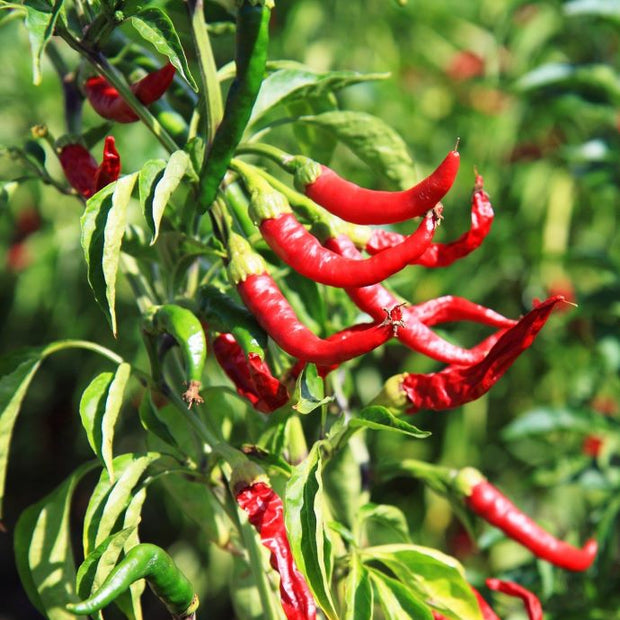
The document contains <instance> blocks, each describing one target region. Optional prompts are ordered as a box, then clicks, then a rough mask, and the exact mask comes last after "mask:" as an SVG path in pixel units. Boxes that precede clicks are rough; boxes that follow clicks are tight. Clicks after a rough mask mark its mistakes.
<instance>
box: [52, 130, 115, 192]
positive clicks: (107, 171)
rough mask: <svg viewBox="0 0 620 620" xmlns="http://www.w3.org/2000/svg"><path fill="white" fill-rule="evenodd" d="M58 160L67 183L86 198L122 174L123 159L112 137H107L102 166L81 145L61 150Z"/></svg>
mask: <svg viewBox="0 0 620 620" xmlns="http://www.w3.org/2000/svg"><path fill="white" fill-rule="evenodd" d="M58 158H59V160H60V165H61V166H62V169H63V172H64V173H65V176H66V177H67V181H69V184H70V185H71V187H73V188H74V189H76V190H77V191H78V192H79V193H80V194H81V195H82V196H84V198H90V197H91V196H92V195H93V194H95V193H96V192H98V191H99V190H100V189H101V188H103V187H105V186H106V185H108V184H109V183H113V182H114V181H116V179H118V176H119V174H120V172H121V159H120V156H119V154H118V151H117V150H116V145H115V143H114V138H113V137H112V136H106V139H105V142H104V145H103V159H102V160H101V165H100V166H97V161H96V160H95V158H94V157H93V156H92V155H91V154H90V152H89V151H88V150H87V149H86V148H85V147H83V146H82V145H81V144H67V145H66V146H64V147H63V148H62V149H61V150H60V153H59V154H58Z"/></svg>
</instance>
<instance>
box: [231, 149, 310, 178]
mask: <svg viewBox="0 0 620 620" xmlns="http://www.w3.org/2000/svg"><path fill="white" fill-rule="evenodd" d="M237 153H238V154H239V155H260V156H263V157H268V158H269V159H270V160H271V161H273V162H275V163H276V164H278V166H280V167H281V168H282V169H284V170H286V172H288V173H289V174H295V171H296V170H297V168H298V167H299V158H298V157H295V156H294V155H290V154H289V153H286V152H285V151H283V150H282V149H279V148H278V147H277V146H273V145H271V144H265V143H263V142H243V143H242V144H240V145H239V146H238V147H237Z"/></svg>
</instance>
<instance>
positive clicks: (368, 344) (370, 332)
mask: <svg viewBox="0 0 620 620" xmlns="http://www.w3.org/2000/svg"><path fill="white" fill-rule="evenodd" d="M228 253H229V258H230V263H229V265H228V274H229V278H230V280H231V281H232V283H233V284H234V285H235V286H236V287H237V291H238V292H239V295H240V296H241V299H242V301H243V303H244V304H245V305H246V307H247V308H248V310H250V312H251V313H252V314H253V315H254V316H255V317H256V320H257V321H258V322H259V324H260V325H261V327H262V328H263V329H264V330H265V331H266V332H267V333H268V334H269V335H270V336H271V337H272V338H273V340H275V342H276V343H277V344H278V345H279V346H280V347H281V348H282V349H284V351H286V352H287V353H288V354H289V355H292V356H293V357H296V358H299V359H301V360H303V361H306V362H314V363H316V364H323V365H330V364H338V363H341V362H344V361H346V360H350V359H353V358H354V357H358V356H359V355H363V354H365V353H368V352H370V351H372V350H373V349H376V348H377V347H379V346H381V345H382V344H385V342H387V341H388V340H389V339H390V338H391V337H392V336H393V335H394V332H396V331H397V328H398V324H399V321H401V320H402V314H401V312H400V308H399V307H396V308H388V309H387V310H386V313H387V318H386V319H385V320H384V321H382V322H378V321H377V322H376V323H374V324H372V325H370V326H365V327H364V328H362V329H359V330H351V331H350V332H349V333H348V334H347V335H346V336H345V337H343V338H339V339H337V340H332V341H330V340H328V339H322V338H319V337H318V336H316V335H314V334H313V333H312V332H311V331H310V330H309V329H308V328H307V327H306V326H305V325H303V324H302V323H300V321H299V319H298V318H297V315H296V314H295V312H294V311H293V309H292V308H291V306H290V304H289V303H288V301H287V300H286V298H285V297H284V295H283V294H282V292H281V291H280V289H279V288H278V286H277V284H276V283H275V282H274V280H273V279H272V277H271V276H270V275H269V273H268V271H267V265H266V264H265V261H264V260H263V258H262V257H261V256H260V254H257V253H256V252H254V251H253V250H252V248H251V246H250V245H249V243H248V242H247V241H246V240H245V239H243V237H240V236H239V235H237V234H235V233H232V234H231V236H230V239H229V243H228Z"/></svg>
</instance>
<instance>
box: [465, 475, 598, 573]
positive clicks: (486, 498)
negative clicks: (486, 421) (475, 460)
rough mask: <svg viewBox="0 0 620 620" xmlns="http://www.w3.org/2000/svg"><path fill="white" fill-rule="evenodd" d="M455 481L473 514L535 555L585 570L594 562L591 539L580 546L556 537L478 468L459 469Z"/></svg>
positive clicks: (595, 547) (594, 544)
mask: <svg viewBox="0 0 620 620" xmlns="http://www.w3.org/2000/svg"><path fill="white" fill-rule="evenodd" d="M455 484H456V485H457V487H458V488H459V490H460V491H461V492H462V493H463V494H464V495H465V503H466V504H467V506H468V507H469V508H470V509H471V510H472V511H473V512H474V513H475V514H477V515H478V516H480V517H482V518H483V519H484V520H485V521H486V522H487V523H490V524H491V525H494V526H495V527H497V528H499V529H500V530H502V532H504V533H505V534H506V535H507V536H508V537H509V538H511V539H513V540H516V541H517V542H518V543H520V544H522V545H523V546H524V547H526V548H527V549H529V550H530V551H531V552H532V553H534V555H536V557H538V558H541V559H543V560H546V561H547V562H550V563H551V564H554V565H555V566H559V567H560V568H565V569H567V570H572V571H583V570H586V569H588V568H589V567H590V566H591V565H592V562H594V559H595V557H596V552H597V548H598V545H597V543H596V541H595V540H594V539H590V540H588V541H587V542H586V544H585V545H584V546H583V548H582V549H579V548H577V547H573V546H572V545H569V544H568V543H565V542H563V541H561V540H558V539H557V538H555V536H553V535H552V534H550V533H549V532H547V531H545V530H544V529H542V528H541V527H540V526H539V525H538V524H536V523H535V522H534V521H533V520H532V519H531V518H530V517H528V516H527V515H526V514H525V513H523V512H522V511H521V510H519V509H518V508H517V507H516V506H515V505H514V504H513V503H512V502H511V501H510V500H509V499H508V498H507V497H506V496H504V495H503V494H502V493H501V492H500V491H499V489H497V488H496V487H494V486H493V485H492V484H491V483H490V482H488V481H487V479H486V478H485V477H484V476H483V475H482V474H481V473H480V472H479V471H477V470H475V469H473V468H466V469H463V470H461V472H460V473H459V474H458V476H457V478H456V480H455Z"/></svg>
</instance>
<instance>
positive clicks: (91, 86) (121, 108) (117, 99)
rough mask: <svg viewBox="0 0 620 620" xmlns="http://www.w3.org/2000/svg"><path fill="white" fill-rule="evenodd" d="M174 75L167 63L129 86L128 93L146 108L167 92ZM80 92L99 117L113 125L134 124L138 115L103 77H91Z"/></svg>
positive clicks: (170, 65)
mask: <svg viewBox="0 0 620 620" xmlns="http://www.w3.org/2000/svg"><path fill="white" fill-rule="evenodd" d="M175 71H176V70H175V68H174V67H173V66H172V64H170V63H167V64H165V65H164V66H163V67H162V68H161V69H158V70H157V71H153V72H152V73H149V74H148V75H145V76H144V77H143V78H142V79H141V80H139V81H138V82H136V83H135V84H132V85H131V90H132V92H133V94H134V95H135V96H136V98H137V99H138V101H140V103H142V104H144V105H149V104H151V103H153V102H154V101H157V100H158V99H159V98H160V97H162V95H163V94H164V93H165V92H166V91H167V90H168V87H169V86H170V84H172V80H173V78H174V74H175ZM84 91H85V93H86V98H87V99H88V101H89V102H90V105H92V106H93V109H94V110H95V112H97V114H99V116H101V117H103V118H107V119H108V120H110V121H116V122H117V123H134V122H135V121H137V120H138V115H137V114H136V113H135V112H134V111H133V110H132V109H131V106H130V105H129V104H128V103H127V102H126V101H125V100H124V99H123V98H122V97H121V95H120V93H119V92H118V90H116V88H114V87H113V86H112V85H111V84H110V83H109V82H108V81H107V80H106V79H105V78H104V77H102V76H95V77H91V78H89V79H88V80H86V83H85V84H84Z"/></svg>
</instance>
